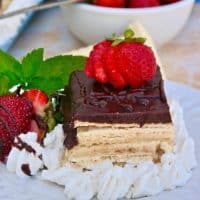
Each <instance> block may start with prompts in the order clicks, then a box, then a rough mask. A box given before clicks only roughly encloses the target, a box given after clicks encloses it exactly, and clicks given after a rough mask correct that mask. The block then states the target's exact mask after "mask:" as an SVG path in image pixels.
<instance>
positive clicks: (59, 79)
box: [26, 55, 86, 95]
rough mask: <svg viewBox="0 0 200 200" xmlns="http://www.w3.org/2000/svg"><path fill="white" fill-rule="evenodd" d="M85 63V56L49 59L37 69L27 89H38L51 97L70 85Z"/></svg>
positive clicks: (65, 56)
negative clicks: (69, 82)
mask: <svg viewBox="0 0 200 200" xmlns="http://www.w3.org/2000/svg"><path fill="white" fill-rule="evenodd" d="M85 61H86V57H83V56H71V55H63V56H62V55H61V56H56V57H53V58H49V59H47V60H45V61H43V63H42V64H41V65H40V67H37V68H36V72H35V75H34V77H32V79H31V81H29V82H27V85H26V89H28V88H38V89H41V90H43V91H45V92H46V93H47V94H49V95H50V94H52V93H54V92H55V91H57V90H59V89H62V88H64V86H65V85H67V84H68V81H69V78H70V74H71V73H72V72H73V71H75V70H83V68H84V65H85Z"/></svg>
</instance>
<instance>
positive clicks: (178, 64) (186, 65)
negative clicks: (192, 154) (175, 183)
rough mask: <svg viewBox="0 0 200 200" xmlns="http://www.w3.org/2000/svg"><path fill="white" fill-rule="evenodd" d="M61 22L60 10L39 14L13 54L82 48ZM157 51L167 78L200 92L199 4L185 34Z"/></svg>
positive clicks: (20, 39) (59, 51)
mask: <svg viewBox="0 0 200 200" xmlns="http://www.w3.org/2000/svg"><path fill="white" fill-rule="evenodd" d="M61 22H62V14H61V12H60V10H59V9H51V10H48V11H43V12H40V13H38V14H37V15H36V16H35V17H34V18H33V20H32V21H31V23H30V24H29V26H28V27H27V29H26V30H25V31H24V33H23V34H22V35H21V36H20V38H19V39H18V40H17V41H16V43H15V44H14V45H13V47H12V48H11V49H10V53H12V54H13V55H14V56H16V57H22V56H23V55H24V54H25V53H26V52H28V51H30V50H31V49H33V48H38V47H44V48H45V52H46V53H45V54H46V56H47V57H49V56H53V55H57V54H61V53H64V52H67V51H69V50H72V49H76V48H78V47H80V46H83V44H82V43H81V42H79V41H77V39H76V38H74V37H73V36H72V35H71V33H70V32H69V31H68V29H67V27H66V26H64V25H63V23H61ZM158 52H159V55H160V57H161V60H162V61H163V65H164V70H165V72H166V75H167V78H168V79H170V80H174V81H177V82H181V83H185V84H188V85H190V86H193V87H195V88H199V89H200V4H198V5H195V7H194V10H193V12H192V15H191V18H190V19H189V21H188V23H187V24H186V26H185V27H184V29H183V30H182V32H181V33H180V34H179V35H178V36H177V37H176V38H174V39H173V40H172V41H170V42H169V43H168V44H166V45H165V46H163V47H162V48H161V49H159V50H158Z"/></svg>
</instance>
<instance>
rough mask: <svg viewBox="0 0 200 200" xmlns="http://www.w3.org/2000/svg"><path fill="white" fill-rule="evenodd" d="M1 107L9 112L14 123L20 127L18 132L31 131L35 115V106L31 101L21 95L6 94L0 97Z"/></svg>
mask: <svg viewBox="0 0 200 200" xmlns="http://www.w3.org/2000/svg"><path fill="white" fill-rule="evenodd" d="M0 107H1V108H3V110H4V111H5V112H7V113H9V115H10V118H12V120H13V124H16V126H17V127H18V128H19V132H18V133H26V132H27V131H29V129H30V122H31V119H32V116H33V107H32V104H31V102H30V101H28V100H27V99H26V98H24V97H21V96H14V95H5V96H1V97H0ZM6 121H7V120H6Z"/></svg>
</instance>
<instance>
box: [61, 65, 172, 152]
mask: <svg viewBox="0 0 200 200" xmlns="http://www.w3.org/2000/svg"><path fill="white" fill-rule="evenodd" d="M61 110H62V112H63V115H64V126H63V128H64V132H65V134H66V139H65V146H66V147H67V148H68V149H71V148H72V147H73V146H74V145H77V144H78V140H77V131H76V129H75V127H74V122H75V121H82V122H94V123H110V124H114V123H121V124H131V123H137V124H139V125H140V126H141V127H142V126H143V125H144V124H146V123H169V122H171V117H170V113H169V107H168V104H167V101H166V97H165V93H164V90H163V80H162V77H161V73H160V69H159V67H158V68H157V72H156V75H155V77H154V79H153V80H151V81H148V82H146V83H145V84H144V85H143V87H141V88H137V89H134V88H130V87H127V88H124V89H122V90H120V89H115V88H113V87H112V86H111V85H106V84H101V83H98V82H96V81H95V80H94V79H91V78H88V77H87V76H86V75H85V74H84V72H83V71H75V72H74V73H73V74H72V75H71V79H70V84H69V87H67V88H65V96H64V97H63V98H62V100H61Z"/></svg>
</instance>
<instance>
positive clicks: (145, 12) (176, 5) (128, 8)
mask: <svg viewBox="0 0 200 200" xmlns="http://www.w3.org/2000/svg"><path fill="white" fill-rule="evenodd" d="M193 4H194V0H90V1H87V2H82V3H77V4H72V5H70V6H69V5H68V6H62V11H63V14H64V20H65V21H66V22H67V25H68V28H69V29H70V31H71V32H72V33H73V34H74V35H75V36H76V37H77V38H78V39H79V40H81V41H82V42H84V43H86V44H93V43H96V42H98V41H101V40H102V39H103V38H105V37H106V36H107V35H112V33H116V34H117V35H121V34H122V32H123V30H124V29H125V28H126V27H127V26H128V25H129V24H132V23H135V22H139V23H141V24H142V25H143V26H144V27H145V28H146V30H147V31H148V32H149V34H150V35H151V36H152V38H153V40H154V41H155V44H156V45H157V46H158V47H159V46H162V45H163V44H165V43H166V42H168V41H169V40H171V39H172V38H174V37H175V36H176V35H177V34H178V33H179V32H180V31H181V29H182V28H183V26H184V25H185V23H186V22H187V20H188V18H189V16H190V13H191V11H192V7H193Z"/></svg>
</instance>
